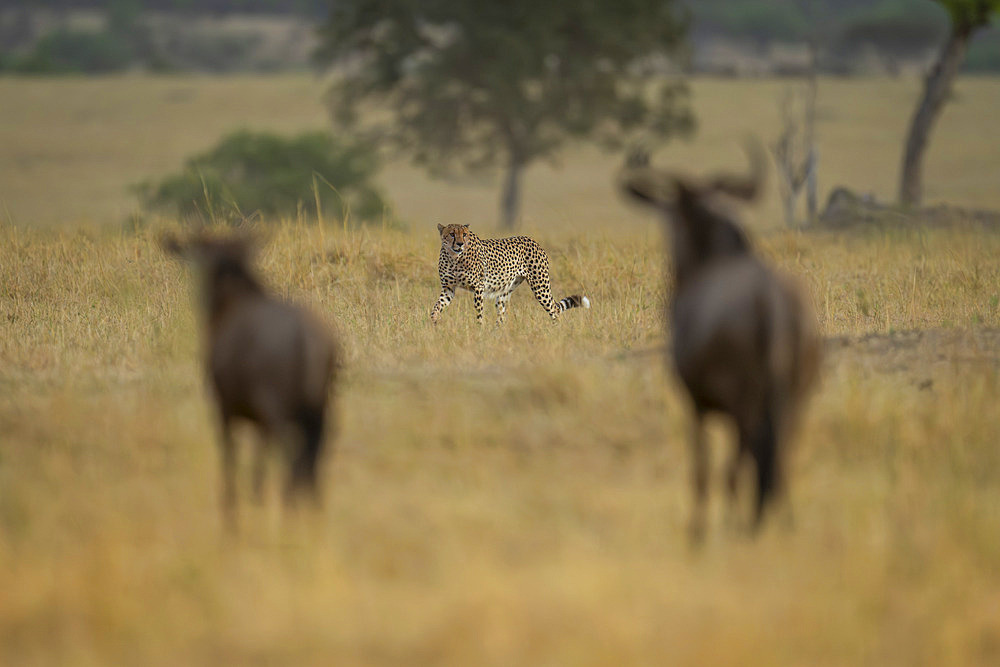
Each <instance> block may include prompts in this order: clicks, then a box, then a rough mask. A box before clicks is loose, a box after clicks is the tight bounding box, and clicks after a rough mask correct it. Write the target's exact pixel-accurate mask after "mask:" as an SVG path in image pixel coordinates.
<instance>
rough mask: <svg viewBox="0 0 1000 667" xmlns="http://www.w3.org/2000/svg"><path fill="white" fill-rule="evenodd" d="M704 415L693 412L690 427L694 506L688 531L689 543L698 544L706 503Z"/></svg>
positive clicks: (702, 529) (702, 527)
mask: <svg viewBox="0 0 1000 667" xmlns="http://www.w3.org/2000/svg"><path fill="white" fill-rule="evenodd" d="M703 418H704V414H703V413H702V412H701V411H700V410H697V409H696V410H695V414H694V419H693V422H692V425H691V457H692V468H691V473H692V475H691V478H692V484H693V488H694V506H693V507H692V509H691V523H690V525H689V526H688V531H689V533H690V535H691V542H692V543H694V544H700V543H701V541H702V540H703V539H704V537H705V512H706V505H707V501H708V450H707V449H706V448H705V431H704V428H703V424H702V422H703Z"/></svg>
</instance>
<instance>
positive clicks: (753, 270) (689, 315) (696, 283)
mask: <svg viewBox="0 0 1000 667" xmlns="http://www.w3.org/2000/svg"><path fill="white" fill-rule="evenodd" d="M752 157H753V158H754V167H755V168H754V172H753V173H752V174H751V175H750V176H748V177H738V176H728V175H723V176H717V177H714V178H709V179H703V180H701V181H699V180H696V179H694V178H688V177H683V176H678V175H675V174H671V173H668V172H666V171H662V170H659V169H654V168H649V167H645V168H639V169H630V170H627V171H626V172H625V173H624V174H623V177H622V187H623V188H624V190H625V191H626V192H627V193H628V194H630V195H632V196H634V197H636V198H637V199H639V200H641V201H643V202H645V203H647V204H650V205H652V206H654V207H656V208H657V209H659V210H660V212H661V213H663V214H664V217H665V219H666V220H667V221H668V226H669V227H670V231H671V233H670V237H671V244H670V246H671V255H672V260H673V265H672V268H673V273H674V280H675V285H674V293H673V299H672V303H671V305H670V312H669V319H670V330H671V331H670V333H671V335H672V340H673V363H674V366H675V368H676V370H677V373H678V375H679V376H680V378H681V380H682V382H683V383H684V386H685V387H686V388H687V391H688V393H689V395H690V398H691V401H692V404H693V407H694V413H695V420H694V427H693V433H692V455H693V457H694V495H695V505H694V512H693V515H692V519H691V530H692V535H693V536H694V537H695V538H696V539H697V538H699V537H700V536H701V534H702V532H703V530H704V520H705V519H704V514H705V503H706V496H707V487H708V459H707V457H708V453H707V451H706V448H705V444H704V442H703V428H702V421H703V418H704V416H705V415H706V414H708V413H710V412H719V413H723V414H726V415H729V416H730V417H732V418H733V420H734V421H735V424H736V429H737V432H738V440H739V442H738V448H737V450H736V453H735V455H734V458H733V460H732V464H731V465H730V467H729V472H728V486H729V489H730V495H731V497H735V494H736V486H737V480H738V475H739V468H740V465H741V461H743V459H744V458H745V455H747V454H749V455H750V457H751V458H752V460H753V462H754V464H755V468H756V478H757V490H756V505H755V512H754V526H755V527H758V526H759V525H760V522H761V519H762V517H763V516H764V512H765V509H766V508H767V507H768V505H769V503H770V501H771V500H772V499H773V497H774V496H775V494H776V493H777V492H778V491H779V490H781V488H782V483H783V479H782V465H781V464H782V453H783V449H784V443H785V442H786V440H787V439H788V434H789V430H790V428H791V426H792V424H793V422H794V421H795V417H796V415H797V414H798V412H799V411H800V408H801V405H802V401H803V398H804V397H805V395H806V394H807V390H808V389H809V387H810V386H811V385H812V384H813V382H814V380H815V377H816V371H817V367H818V360H819V339H818V335H817V333H816V321H815V317H814V315H813V313H812V311H811V310H810V308H809V307H808V304H807V303H806V301H805V300H804V298H803V297H802V295H801V294H800V292H799V290H798V289H797V287H796V286H795V285H794V284H793V283H792V282H791V281H790V280H789V279H788V278H786V277H785V276H782V275H780V274H778V273H776V272H775V271H773V270H772V269H771V268H769V267H768V266H767V265H765V263H764V262H762V261H761V260H760V259H759V258H758V257H756V256H755V255H754V252H753V249H752V247H751V245H750V243H749V240H748V239H747V236H746V234H745V233H744V232H743V230H742V229H741V228H740V226H739V225H738V224H737V223H736V222H735V220H734V219H733V217H732V215H730V214H729V213H727V212H725V211H724V210H722V209H721V208H720V207H719V205H720V204H721V203H722V202H720V201H718V200H719V195H728V196H729V197H733V198H737V199H744V200H751V199H753V198H754V197H755V196H756V195H757V193H758V192H759V190H760V185H761V180H762V175H763V164H762V161H763V158H762V157H761V155H760V151H759V150H757V151H755V152H754V153H753V154H752Z"/></svg>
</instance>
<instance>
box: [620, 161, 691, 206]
mask: <svg viewBox="0 0 1000 667" xmlns="http://www.w3.org/2000/svg"><path fill="white" fill-rule="evenodd" d="M679 180H680V179H679V178H677V177H676V176H674V175H673V174H671V173H669V172H666V171H662V170H660V169H655V168H653V167H639V168H632V169H625V170H623V171H622V173H621V175H620V176H619V177H618V184H619V187H621V189H622V191H623V192H625V193H626V194H629V195H631V196H632V197H634V198H636V199H638V200H639V201H642V202H645V203H647V204H652V205H653V206H663V205H666V204H671V203H673V202H674V200H675V199H676V198H677V183H678V182H679Z"/></svg>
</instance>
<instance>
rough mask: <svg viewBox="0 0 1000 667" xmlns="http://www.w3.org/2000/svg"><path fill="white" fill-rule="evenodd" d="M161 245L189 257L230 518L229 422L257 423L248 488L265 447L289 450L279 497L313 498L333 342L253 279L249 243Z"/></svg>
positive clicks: (206, 240)
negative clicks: (197, 284) (196, 280)
mask: <svg viewBox="0 0 1000 667" xmlns="http://www.w3.org/2000/svg"><path fill="white" fill-rule="evenodd" d="M163 248H164V249H165V250H166V251H167V252H168V253H171V254H173V255H176V256H178V257H181V258H184V259H186V260H188V261H190V262H191V263H192V264H194V266H195V267H196V269H197V270H198V273H200V279H201V296H202V305H203V308H204V315H205V321H204V324H205V333H206V336H205V351H206V355H207V359H206V362H207V370H208V374H209V378H210V381H211V385H212V389H213V390H214V394H215V402H216V407H217V408H218V417H219V423H220V426H221V445H222V505H223V512H224V514H225V515H226V516H227V517H228V519H229V520H230V521H232V520H233V519H234V518H235V503H236V480H235V467H236V466H235V459H236V457H235V445H234V442H233V436H232V427H233V422H234V421H236V420H238V419H244V420H247V421H249V422H251V423H252V424H254V425H255V426H256V427H257V429H258V434H259V440H260V447H259V450H258V452H257V461H256V464H255V470H254V491H255V493H256V495H257V496H258V498H260V496H261V494H262V485H263V475H264V466H265V459H266V452H265V449H266V445H267V442H268V441H280V442H282V443H283V444H285V445H286V447H287V454H288V456H289V459H290V466H291V470H290V476H289V479H288V483H287V486H286V489H285V499H286V502H290V501H291V500H292V499H293V497H294V496H295V494H296V493H298V492H304V493H308V494H310V495H311V496H312V498H313V499H314V500H317V501H318V493H319V490H318V480H317V463H318V460H319V457H320V454H321V452H322V449H323V438H324V430H325V427H327V426H328V424H327V420H328V418H329V416H330V415H329V412H328V409H327V403H328V398H329V396H330V394H331V390H332V388H333V384H334V381H335V376H336V371H337V367H338V356H339V355H338V349H337V346H336V344H335V342H334V340H333V338H332V337H331V335H330V333H329V332H328V331H327V330H326V327H324V326H323V325H322V324H321V323H320V321H319V320H318V319H316V318H315V317H313V316H312V315H311V314H310V313H308V312H306V311H305V310H304V309H302V308H299V307H298V306H295V305H292V304H289V303H286V302H284V301H282V300H280V299H278V298H276V297H274V296H272V295H271V294H269V293H268V291H267V289H265V288H264V286H263V285H262V284H261V282H260V280H259V279H258V278H257V276H256V275H255V274H254V272H253V270H252V268H251V259H252V257H251V256H252V254H253V250H254V244H253V242H252V241H251V240H250V239H248V238H246V237H240V236H227V237H221V236H220V237H213V236H210V235H208V234H207V233H204V232H203V233H200V234H197V235H194V236H192V237H190V238H188V239H187V240H183V241H182V240H178V239H177V238H176V237H174V236H166V237H164V239H163Z"/></svg>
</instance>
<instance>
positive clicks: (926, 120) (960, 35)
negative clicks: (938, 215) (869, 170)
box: [899, 25, 972, 206]
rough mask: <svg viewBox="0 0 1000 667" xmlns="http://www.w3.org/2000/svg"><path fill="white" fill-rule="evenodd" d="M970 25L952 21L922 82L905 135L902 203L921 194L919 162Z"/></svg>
mask: <svg viewBox="0 0 1000 667" xmlns="http://www.w3.org/2000/svg"><path fill="white" fill-rule="evenodd" d="M971 35H972V27H970V26H964V25H955V26H953V27H952V31H951V34H950V35H949V37H948V41H947V43H945V45H944V48H943V49H942V50H941V54H940V55H939V56H938V59H937V62H935V63H934V68H933V69H932V70H931V72H930V74H928V75H927V80H926V82H925V83H924V95H923V97H922V98H921V100H920V106H918V107H917V112H916V113H915V114H914V115H913V120H912V121H910V132H909V134H908V135H907V138H906V150H905V152H904V153H903V173H902V177H901V179H900V184H899V203H900V204H902V205H903V206H919V205H920V201H921V199H922V198H923V194H924V193H923V190H924V184H923V162H924V152H925V149H926V148H927V139H928V138H929V136H930V133H931V128H932V127H933V125H934V121H936V120H937V118H938V116H939V115H940V113H941V109H942V108H943V107H944V104H945V102H947V101H948V95H949V94H950V93H951V84H952V82H953V81H954V80H955V76H956V75H957V74H958V68H959V67H960V66H961V64H962V61H963V60H964V59H965V52H966V50H967V49H968V48H969V38H970V37H971Z"/></svg>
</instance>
